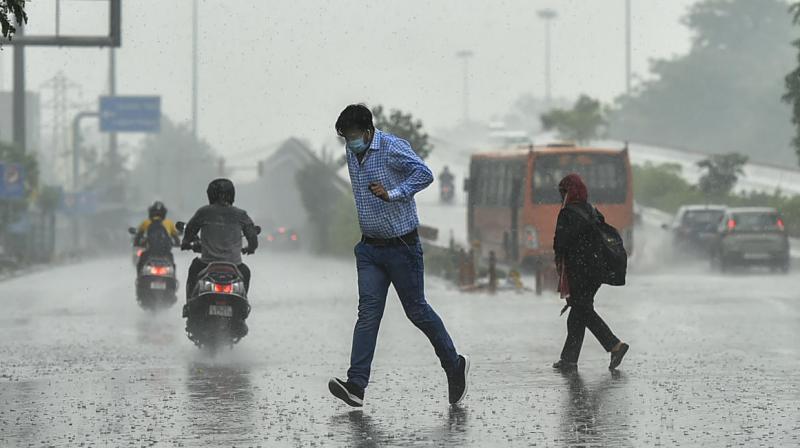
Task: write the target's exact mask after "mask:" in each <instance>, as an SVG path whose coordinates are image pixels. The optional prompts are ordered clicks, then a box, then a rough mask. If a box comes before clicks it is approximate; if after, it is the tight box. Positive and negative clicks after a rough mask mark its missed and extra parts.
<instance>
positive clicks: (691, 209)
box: [680, 204, 728, 211]
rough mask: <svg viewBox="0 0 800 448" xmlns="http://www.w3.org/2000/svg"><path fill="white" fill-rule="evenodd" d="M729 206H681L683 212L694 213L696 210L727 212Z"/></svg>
mask: <svg viewBox="0 0 800 448" xmlns="http://www.w3.org/2000/svg"><path fill="white" fill-rule="evenodd" d="M727 208H728V206H726V205H721V204H690V205H683V206H681V208H680V209H681V210H683V211H694V210H725V209H727Z"/></svg>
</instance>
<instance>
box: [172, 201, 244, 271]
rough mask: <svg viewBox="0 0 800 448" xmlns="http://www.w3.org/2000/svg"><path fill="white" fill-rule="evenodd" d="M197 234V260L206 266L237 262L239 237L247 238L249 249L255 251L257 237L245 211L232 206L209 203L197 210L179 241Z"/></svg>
mask: <svg viewBox="0 0 800 448" xmlns="http://www.w3.org/2000/svg"><path fill="white" fill-rule="evenodd" d="M198 232H200V243H201V244H202V246H203V254H202V256H201V257H200V259H201V260H202V261H204V262H206V263H209V262H212V261H227V262H229V263H236V264H239V263H241V262H242V235H244V237H245V238H247V245H248V247H249V249H250V250H252V251H255V249H256V248H257V247H258V234H257V233H256V227H255V225H254V224H253V220H252V219H250V217H249V216H247V212H246V211H244V210H242V209H240V208H236V207H234V206H232V205H222V204H211V205H206V206H205V207H202V208H201V209H199V210H197V212H196V213H195V214H194V216H193V217H192V219H190V220H189V222H188V223H186V229H185V231H184V235H183V241H184V242H191V241H193V240H194V238H195V237H196V236H197V233H198Z"/></svg>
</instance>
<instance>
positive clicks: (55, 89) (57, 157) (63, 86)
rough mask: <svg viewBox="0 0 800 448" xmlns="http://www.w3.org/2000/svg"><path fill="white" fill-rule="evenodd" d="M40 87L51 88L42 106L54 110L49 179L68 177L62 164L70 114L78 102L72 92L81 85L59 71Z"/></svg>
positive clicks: (79, 88)
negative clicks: (72, 98) (73, 98)
mask: <svg viewBox="0 0 800 448" xmlns="http://www.w3.org/2000/svg"><path fill="white" fill-rule="evenodd" d="M40 89H41V90H42V91H43V92H44V91H45V90H49V91H50V92H51V93H50V97H49V98H48V99H47V101H43V102H42V107H43V108H46V109H51V110H52V115H51V120H52V121H51V122H50V132H51V134H50V150H49V154H48V155H47V156H48V162H49V163H48V164H49V170H48V173H49V177H50V179H48V180H49V181H55V180H56V179H57V176H58V175H59V174H61V175H63V177H64V179H66V178H67V174H66V173H67V169H66V166H65V165H62V162H63V161H64V157H65V156H66V154H67V145H68V142H67V138H68V136H69V121H68V120H69V118H68V117H69V116H70V115H71V113H70V112H71V111H73V110H75V109H76V108H77V107H78V104H77V103H76V102H74V101H72V100H71V97H72V93H73V92H78V94H80V92H81V86H80V85H78V84H77V83H75V82H73V81H72V80H70V79H68V78H67V77H66V76H65V75H64V72H61V71H59V72H58V73H56V75H55V76H53V77H52V78H50V79H48V80H47V81H45V82H43V83H42V84H41V86H40Z"/></svg>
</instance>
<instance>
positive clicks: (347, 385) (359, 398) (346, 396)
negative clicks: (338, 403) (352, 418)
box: [328, 378, 364, 408]
mask: <svg viewBox="0 0 800 448" xmlns="http://www.w3.org/2000/svg"><path fill="white" fill-rule="evenodd" d="M328 390H330V391H331V393H332V394H333V396H334V397H336V398H338V399H340V400H342V401H344V402H345V403H347V404H349V405H350V406H353V407H356V408H360V407H361V406H364V389H362V388H360V387H358V386H356V385H355V384H353V383H351V382H349V381H346V382H345V381H342V380H340V379H339V378H331V379H330V380H329V381H328Z"/></svg>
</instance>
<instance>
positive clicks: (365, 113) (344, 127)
mask: <svg viewBox="0 0 800 448" xmlns="http://www.w3.org/2000/svg"><path fill="white" fill-rule="evenodd" d="M352 129H358V130H359V131H374V130H375V125H373V124H372V112H370V110H369V108H367V106H365V105H364V104H351V105H349V106H347V107H345V108H344V110H343V111H342V113H341V114H339V119H338V120H336V133H337V134H339V136H340V137H344V133H345V132H347V131H349V130H352Z"/></svg>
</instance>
